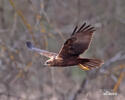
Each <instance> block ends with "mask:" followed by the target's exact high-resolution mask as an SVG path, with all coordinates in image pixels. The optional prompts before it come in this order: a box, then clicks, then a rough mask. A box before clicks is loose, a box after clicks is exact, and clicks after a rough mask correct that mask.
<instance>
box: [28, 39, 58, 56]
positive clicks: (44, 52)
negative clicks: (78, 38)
mask: <svg viewBox="0 0 125 100" xmlns="http://www.w3.org/2000/svg"><path fill="white" fill-rule="evenodd" d="M26 45H27V47H28V48H29V49H30V50H32V51H35V52H37V53H39V54H40V55H43V56H46V57H49V58H51V57H54V56H57V54H56V53H53V52H48V51H46V50H41V49H39V48H35V47H34V46H33V45H32V43H31V42H29V41H28V42H26Z"/></svg>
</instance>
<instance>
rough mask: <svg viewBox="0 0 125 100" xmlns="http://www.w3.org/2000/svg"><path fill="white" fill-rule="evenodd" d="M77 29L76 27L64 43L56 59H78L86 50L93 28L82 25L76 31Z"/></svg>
mask: <svg viewBox="0 0 125 100" xmlns="http://www.w3.org/2000/svg"><path fill="white" fill-rule="evenodd" d="M77 28H78V27H77V26H76V27H75V29H74V31H73V33H72V35H71V37H70V38H69V39H68V40H66V42H65V43H64V45H63V47H62V49H61V50H60V52H59V54H58V57H62V58H70V57H78V56H79V55H80V54H82V53H83V52H84V51H85V50H87V49H88V47H89V44H90V41H91V38H92V34H93V32H94V31H95V29H94V27H92V26H91V25H86V23H84V24H83V25H82V26H81V27H80V28H79V29H78V30H77Z"/></svg>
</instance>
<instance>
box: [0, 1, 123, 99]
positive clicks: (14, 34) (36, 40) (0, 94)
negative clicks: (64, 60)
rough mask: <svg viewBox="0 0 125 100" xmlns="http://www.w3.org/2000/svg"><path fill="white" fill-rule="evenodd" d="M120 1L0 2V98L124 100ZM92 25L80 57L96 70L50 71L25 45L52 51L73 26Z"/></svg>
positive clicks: (59, 44) (54, 69)
mask: <svg viewBox="0 0 125 100" xmlns="http://www.w3.org/2000/svg"><path fill="white" fill-rule="evenodd" d="M124 5H125V0H0V100H100V99H102V100H124V99H125V79H124V75H125V6H124ZM83 22H87V23H88V24H92V25H93V26H94V27H96V32H95V35H94V36H93V40H92V43H91V46H90V48H89V50H88V51H87V52H85V53H84V54H82V57H89V58H99V59H102V60H104V62H105V63H104V65H103V66H102V67H101V68H100V69H94V70H91V71H83V70H81V69H79V67H77V66H75V67H67V68H50V67H46V66H44V65H43V64H44V62H45V61H46V60H47V58H45V57H43V56H40V55H38V54H35V53H33V52H30V51H29V50H28V49H27V48H26V46H25V42H26V41H27V40H30V41H31V42H32V43H33V44H34V45H35V46H36V47H38V48H41V49H45V50H49V51H51V52H58V51H59V49H60V48H61V45H62V44H63V43H64V41H65V40H66V39H67V38H68V37H70V34H71V33H72V31H73V29H74V27H75V26H76V25H78V26H79V25H81V24H83Z"/></svg>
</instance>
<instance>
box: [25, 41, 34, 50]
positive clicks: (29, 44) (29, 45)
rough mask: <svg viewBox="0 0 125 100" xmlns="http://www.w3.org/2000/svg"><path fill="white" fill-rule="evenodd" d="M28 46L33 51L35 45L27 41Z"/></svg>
mask: <svg viewBox="0 0 125 100" xmlns="http://www.w3.org/2000/svg"><path fill="white" fill-rule="evenodd" d="M26 46H27V47H28V48H29V49H32V47H33V45H32V43H31V42H30V41H27V42H26Z"/></svg>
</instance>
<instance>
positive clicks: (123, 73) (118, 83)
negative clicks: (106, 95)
mask: <svg viewBox="0 0 125 100" xmlns="http://www.w3.org/2000/svg"><path fill="white" fill-rule="evenodd" d="M124 76H125V71H124V70H123V71H122V72H121V73H120V76H119V78H118V81H117V82H116V84H115V86H114V88H113V91H114V92H117V90H118V87H119V86H120V83H121V82H122V80H123V78H124Z"/></svg>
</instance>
